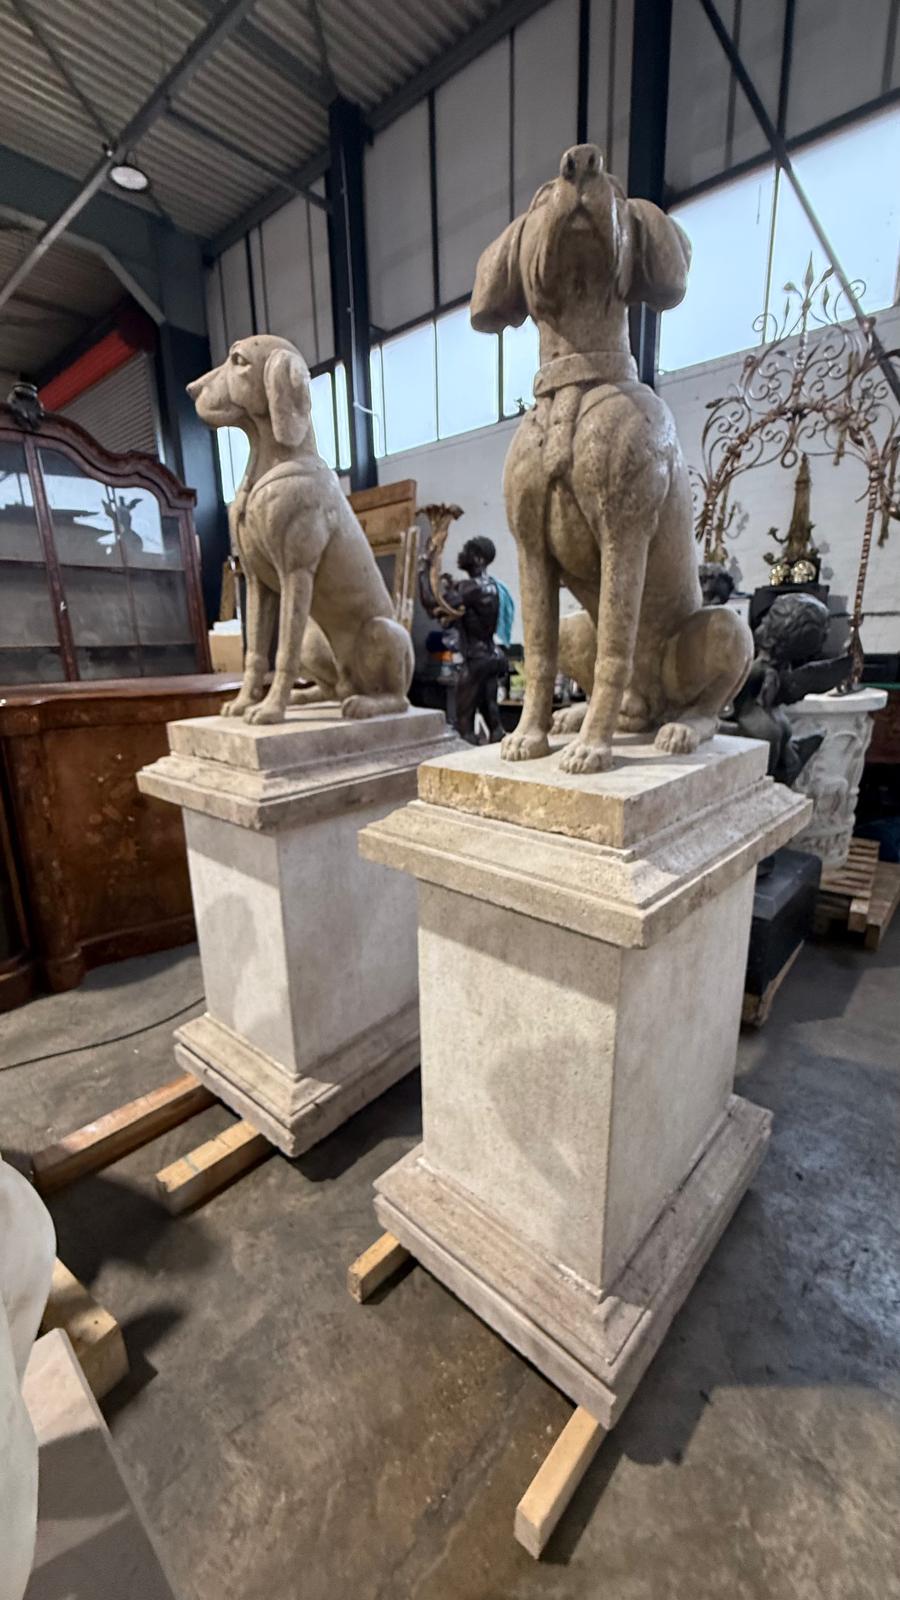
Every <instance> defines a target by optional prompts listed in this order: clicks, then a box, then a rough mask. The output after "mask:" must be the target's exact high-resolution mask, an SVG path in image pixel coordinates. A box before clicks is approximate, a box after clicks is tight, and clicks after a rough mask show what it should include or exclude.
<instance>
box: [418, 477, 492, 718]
mask: <svg viewBox="0 0 900 1600" xmlns="http://www.w3.org/2000/svg"><path fill="white" fill-rule="evenodd" d="M429 509H434V508H429ZM441 509H444V510H447V511H449V512H450V513H451V514H452V515H454V516H457V515H459V514H460V513H459V508H458V507H457V506H452V507H445V508H441ZM449 520H450V519H449V517H448V518H447V520H446V522H445V523H444V524H443V526H442V529H441V531H442V532H443V540H442V541H441V543H440V548H439V549H438V551H437V560H438V564H439V561H440V552H441V551H442V550H443V543H444V542H445V541H446V536H447V529H448V527H449ZM432 542H433V541H432ZM496 554H497V552H496V549H495V547H494V544H493V541H492V540H491V539H487V538H485V537H483V536H476V537H475V538H473V539H467V540H466V542H465V544H464V545H463V546H462V549H461V550H460V552H459V555H458V556H457V558H456V562H457V566H459V567H460V568H461V569H462V571H463V572H464V573H465V575H466V576H465V578H464V579H462V580H461V581H460V580H454V579H453V578H451V577H450V576H449V574H448V573H440V574H439V576H438V577H437V579H436V574H435V561H434V555H435V552H434V550H433V549H432V547H431V546H429V550H428V551H427V552H426V554H425V555H424V556H423V557H422V559H421V561H420V564H419V592H420V595H421V599H422V604H423V606H424V607H425V610H426V611H427V612H428V613H429V615H430V616H433V617H435V618H437V619H438V620H440V621H443V622H445V623H451V624H452V626H453V627H454V628H455V629H456V632H457V635H458V638H459V649H460V654H461V656H462V670H461V672H460V675H459V678H458V679H457V684H456V717H455V721H456V728H457V731H458V733H459V734H460V735H461V736H462V738H463V739H465V740H466V741H467V743H469V744H477V743H478V737H477V735H476V733H475V716H476V713H477V712H480V713H481V715H482V717H483V718H484V721H485V724H486V726H487V730H488V738H489V741H490V743H491V744H496V743H498V742H499V740H501V739H502V738H503V724H502V723H501V721H500V712H499V710H498V709H497V690H498V686H499V683H500V679H501V677H502V676H503V674H504V672H505V671H506V655H505V653H504V651H503V650H501V648H500V646H499V645H498V644H497V642H496V640H495V638H494V634H495V631H496V628H497V618H498V616H499V612H500V595H499V591H498V589H497V585H496V583H495V582H494V580H493V578H491V577H490V576H489V574H488V570H487V569H488V567H489V566H490V565H491V562H492V561H493V560H494V558H495V556H496ZM438 570H439V567H438Z"/></svg>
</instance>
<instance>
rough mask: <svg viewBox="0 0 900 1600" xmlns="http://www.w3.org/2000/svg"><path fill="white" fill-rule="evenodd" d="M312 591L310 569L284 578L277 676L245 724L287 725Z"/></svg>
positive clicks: (282, 581) (249, 713) (290, 573)
mask: <svg viewBox="0 0 900 1600" xmlns="http://www.w3.org/2000/svg"><path fill="white" fill-rule="evenodd" d="M312 591H313V575H312V573H311V572H308V571H307V570H306V568H301V569H300V570H299V571H294V572H286V573H285V574H284V575H283V577H282V579H281V607H280V609H279V613H278V653H277V655H276V657H275V676H274V677H273V679H272V684H271V687H270V689H269V692H268V694H267V695H266V698H265V700H262V701H260V704H259V705H258V706H251V707H250V710H249V711H247V712H246V713H245V715H244V720H245V722H284V720H285V712H286V711H287V707H288V704H289V702H290V698H291V689H292V688H293V686H294V680H295V679H296V678H297V676H298V674H299V672H300V658H301V655H302V653H303V635H304V633H305V631H306V624H307V622H308V620H309V608H310V604H311V601H312Z"/></svg>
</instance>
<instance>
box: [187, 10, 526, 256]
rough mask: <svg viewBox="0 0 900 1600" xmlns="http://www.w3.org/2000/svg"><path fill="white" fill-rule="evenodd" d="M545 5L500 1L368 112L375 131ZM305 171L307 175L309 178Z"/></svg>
mask: <svg viewBox="0 0 900 1600" xmlns="http://www.w3.org/2000/svg"><path fill="white" fill-rule="evenodd" d="M196 3H197V4H198V5H199V4H201V3H202V4H203V5H204V6H206V5H208V4H209V3H210V0H196ZM546 4H547V0H506V3H505V5H501V6H500V8H499V10H498V11H495V12H494V13H493V15H492V16H490V17H487V18H486V19H485V21H484V22H482V23H480V24H479V26H478V27H477V28H475V29H473V31H472V32H471V33H469V34H467V35H466V37H465V38H464V39H460V41H459V43H458V44H455V45H451V47H450V49H449V50H445V51H444V52H443V53H442V54H441V55H440V56H439V57H438V58H437V60H435V61H432V62H430V63H429V64H428V66H426V67H423V68H422V70H421V71H420V72H417V73H415V75H414V76H413V77H412V78H410V79H409V82H408V83H404V84H402V85H401V87H400V88H399V89H398V90H396V92H395V93H394V94H391V95H388V97H387V99H386V100H382V102H381V104H380V105H378V106H376V107H375V109H374V110H373V111H371V112H369V113H368V114H367V116H366V122H367V124H368V126H369V128H371V130H372V131H373V132H374V133H378V132H380V131H381V129H382V128H386V127H387V126H388V124H389V123H391V122H394V121H395V120H396V118H397V117H400V116H402V115H403V113H404V111H408V110H409V109H410V107H412V106H414V105H417V104H418V102H419V101H420V100H424V99H425V97H426V96H427V95H428V94H430V92H431V90H432V89H436V88H438V87H439V86H440V84H442V83H444V82H446V80H447V79H448V78H450V77H452V76H453V74H454V73H455V72H459V70H460V68H461V67H464V66H466V65H467V64H468V62H470V61H474V59H475V57H476V56H478V55H481V53H482V51H484V50H487V49H489V48H490V46H491V45H492V44H496V43H497V40H498V39H502V38H504V37H505V36H506V34H508V33H509V32H510V30H511V29H512V28H515V27H518V26H519V25H520V24H521V23H523V22H526V21H527V20H528V18H529V17H530V16H533V14H534V13H535V11H540V10H541V8H542V6H545V5H546ZM328 161H329V154H328V151H327V150H321V151H319V152H318V154H317V155H315V156H313V157H311V159H310V160H309V161H308V162H307V164H306V166H305V167H303V168H301V169H300V171H299V172H297V173H294V175H293V176H294V181H295V182H297V183H302V182H304V181H305V182H311V181H312V179H313V178H318V177H321V175H322V173H323V172H326V171H327V169H328ZM301 174H305V177H304V176H301ZM283 204H284V198H283V196H282V195H281V193H280V192H279V191H277V190H276V191H274V192H272V193H271V194H267V195H263V197H262V199H261V200H256V201H254V203H253V205H252V206H249V207H248V209H247V210H246V211H245V212H243V214H242V215H241V216H240V217H237V218H236V220H235V221H234V222H232V223H229V225H228V227H227V228H223V230H222V232H221V233H220V234H218V235H217V236H216V237H215V238H214V239H210V241H209V243H208V245H207V254H208V255H209V256H217V255H219V254H220V253H221V251H222V250H227V249H228V246H229V245H232V244H234V243H235V241H236V240H237V239H240V238H241V237H242V235H243V234H245V233H246V232H247V231H248V229H250V228H255V227H258V225H259V223H261V222H265V220H266V217H270V216H271V215H272V213H273V211H277V210H278V208H279V206H282V205H283Z"/></svg>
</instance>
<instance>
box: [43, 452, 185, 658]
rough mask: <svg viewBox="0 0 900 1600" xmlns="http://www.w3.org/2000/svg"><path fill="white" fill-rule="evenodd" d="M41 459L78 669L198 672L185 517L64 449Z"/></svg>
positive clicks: (151, 495) (142, 491) (47, 454)
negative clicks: (93, 470)
mask: <svg viewBox="0 0 900 1600" xmlns="http://www.w3.org/2000/svg"><path fill="white" fill-rule="evenodd" d="M40 464H41V471H42V474H43V479H44V485H45V489H46V495H47V503H48V505H49V508H50V515H51V518H52V523H53V539H54V544H55V546H56V553H57V558H58V561H59V569H60V579H61V583H62V588H63V593H64V595H65V601H66V606H67V609H68V615H69V622H70V625H71V629H72V639H73V643H74V647H75V657H76V662H77V667H78V675H79V677H81V678H130V677H141V676H150V677H153V676H163V675H165V674H166V673H170V672H176V673H177V672H186V671H187V672H191V671H196V670H197V666H198V661H197V650H196V645H195V643H194V638H193V630H192V627H191V619H190V612H189V608H188V590H187V576H186V574H185V572H184V563H183V559H182V550H181V538H180V533H179V526H178V518H177V517H173V516H166V515H164V514H163V513H162V511H161V507H160V504H159V501H158V500H157V498H156V496H155V495H154V494H153V493H152V492H151V491H150V490H149V489H146V488H142V487H139V486H137V485H135V486H134V487H131V486H128V487H125V488H123V487H121V486H120V485H116V486H113V485H110V484H106V483H103V482H102V481H101V480H99V479H95V478H91V477H90V476H88V474H87V473H86V472H84V471H83V470H82V468H81V467H80V466H78V464H77V463H76V462H75V461H73V460H72V459H71V458H70V457H69V456H68V455H66V454H65V453H64V452H62V451H59V450H51V449H42V450H41V451H40Z"/></svg>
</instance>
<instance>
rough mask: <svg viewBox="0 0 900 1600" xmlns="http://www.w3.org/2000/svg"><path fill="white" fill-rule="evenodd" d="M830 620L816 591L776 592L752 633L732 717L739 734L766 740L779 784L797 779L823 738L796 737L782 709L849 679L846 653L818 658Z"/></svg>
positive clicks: (771, 767) (771, 768)
mask: <svg viewBox="0 0 900 1600" xmlns="http://www.w3.org/2000/svg"><path fill="white" fill-rule="evenodd" d="M830 622H831V617H830V614H829V611H828V607H827V606H825V605H823V604H822V602H821V600H817V599H816V597H815V595H811V594H798V593H794V594H780V595H778V597H777V598H776V599H775V600H773V602H772V604H771V606H770V607H769V609H768V611H767V612H766V613H765V616H764V617H763V618H762V620H761V621H760V622H759V623H758V624H757V626H756V629H755V631H754V635H753V638H754V643H755V645H756V655H755V657H754V660H753V665H752V666H751V668H750V673H749V676H748V678H747V680H746V682H745V683H744V685H743V687H742V688H741V689H740V690H739V691H738V693H737V694H736V696H735V701H734V716H735V722H736V723H737V731H738V733H741V734H744V735H745V737H746V738H748V739H764V740H765V742H766V743H767V744H768V746H769V764H768V772H769V775H770V777H773V778H775V779H776V781H777V782H778V783H784V784H787V785H790V784H792V783H795V782H796V781H797V779H798V777H799V776H800V773H801V772H802V771H803V768H804V767H805V766H806V763H807V762H808V761H810V760H811V759H812V757H813V756H814V755H815V753H816V751H817V750H818V748H819V746H820V744H821V743H822V740H823V738H824V737H825V735H824V734H822V733H811V734H807V735H805V736H804V737H802V738H797V737H796V736H795V735H794V731H793V728H792V727H791V723H790V719H789V718H788V717H787V716H786V715H785V713H784V711H782V709H781V707H782V706H784V705H791V704H793V703H794V702H795V701H797V700H802V699H803V696H804V695H805V694H821V693H823V691H824V690H826V689H835V688H837V687H838V686H839V685H840V684H842V683H846V682H847V680H848V679H849V677H850V672H851V667H852V661H851V658H850V656H849V655H842V656H833V657H831V658H823V657H822V651H823V650H824V648H825V636H826V634H827V632H828V628H829V624H830Z"/></svg>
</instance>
